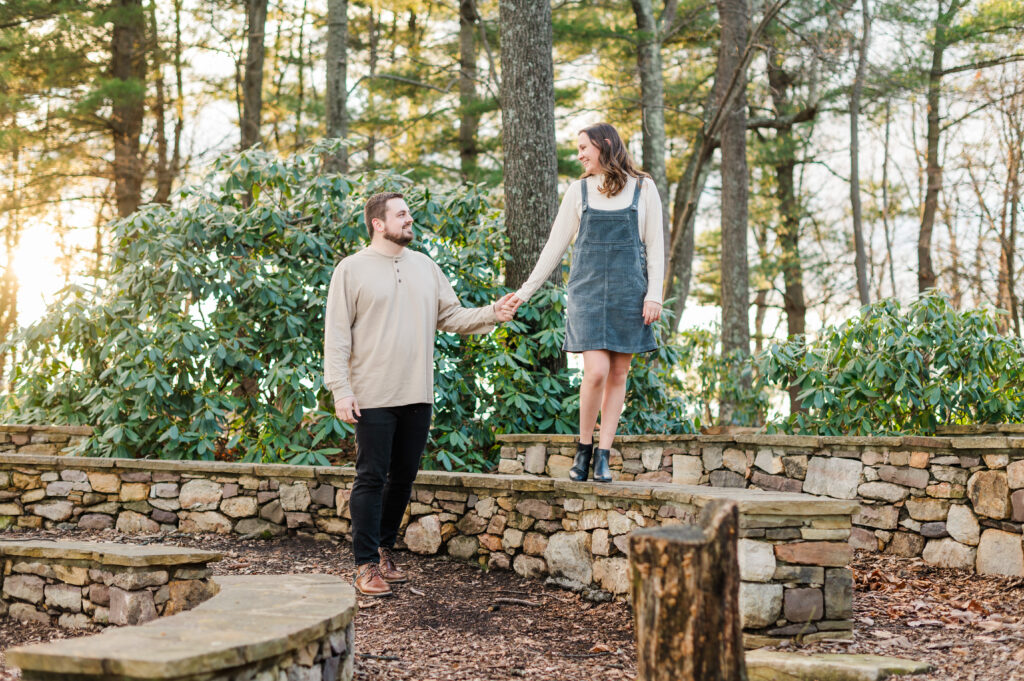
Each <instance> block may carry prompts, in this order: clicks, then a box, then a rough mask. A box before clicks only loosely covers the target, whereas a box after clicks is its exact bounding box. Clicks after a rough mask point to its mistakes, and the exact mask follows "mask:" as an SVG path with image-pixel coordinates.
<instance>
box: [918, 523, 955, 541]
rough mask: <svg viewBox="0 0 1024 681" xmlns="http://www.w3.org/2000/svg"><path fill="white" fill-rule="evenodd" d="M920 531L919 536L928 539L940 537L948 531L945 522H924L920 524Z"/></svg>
mask: <svg viewBox="0 0 1024 681" xmlns="http://www.w3.org/2000/svg"><path fill="white" fill-rule="evenodd" d="M920 532H921V536H923V537H927V538H928V539H941V538H942V537H948V536H949V532H947V531H946V523H925V524H923V525H921V530H920Z"/></svg>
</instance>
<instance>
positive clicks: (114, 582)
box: [103, 570, 169, 591]
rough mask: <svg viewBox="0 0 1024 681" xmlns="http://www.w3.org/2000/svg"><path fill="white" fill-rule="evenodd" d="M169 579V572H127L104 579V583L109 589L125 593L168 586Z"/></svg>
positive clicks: (113, 574)
mask: <svg viewBox="0 0 1024 681" xmlns="http://www.w3.org/2000/svg"><path fill="white" fill-rule="evenodd" d="M168 579H169V575H168V574H167V570H138V571H136V570H125V571H123V572H116V573H112V574H111V576H110V578H109V579H104V580H103V582H104V584H106V585H107V586H109V587H116V588H118V589H124V590H125V591H136V590H138V589H144V588H146V587H147V586H160V585H162V584H166V583H167V580H168Z"/></svg>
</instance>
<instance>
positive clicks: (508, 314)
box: [494, 293, 523, 322]
mask: <svg viewBox="0 0 1024 681" xmlns="http://www.w3.org/2000/svg"><path fill="white" fill-rule="evenodd" d="M522 304H523V301H521V300H520V299H519V298H516V295H515V294H514V293H506V294H505V295H503V296H502V297H501V298H500V299H499V300H498V301H497V302H495V303H494V314H495V316H497V318H498V321H499V322H509V321H512V318H513V317H515V316H516V310H518V309H519V306H520V305H522Z"/></svg>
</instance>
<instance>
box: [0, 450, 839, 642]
mask: <svg viewBox="0 0 1024 681" xmlns="http://www.w3.org/2000/svg"><path fill="white" fill-rule="evenodd" d="M354 477H355V471H354V470H353V469H351V468H338V467H313V466H289V465H276V464H253V463H222V462H200V461H151V460H138V459H90V458H78V457H69V456H60V457H57V456H38V455H20V454H0V494H6V495H7V496H6V498H7V499H8V500H9V501H8V502H7V504H8V505H9V506H10V509H9V511H8V513H7V518H8V521H9V522H10V523H11V524H12V525H16V526H18V527H30V528H39V527H45V528H52V529H58V530H59V529H65V530H74V529H77V528H89V529H96V528H112V529H116V530H119V531H120V532H122V533H125V534H134V533H153V534H156V533H170V532H219V533H223V534H235V535H241V536H273V535H277V534H283V533H286V532H290V533H297V534H306V535H308V536H314V537H315V536H319V537H321V538H330V537H339V538H347V537H348V535H349V530H350V514H349V508H348V499H349V494H350V491H351V486H352V483H353V481H354ZM73 480H79V481H81V480H84V482H77V483H76V484H77V485H78V487H77V488H76V489H71V490H69V489H68V486H67V485H57V484H55V482H62V481H68V482H70V481H73ZM717 498H728V499H732V500H735V501H736V502H737V503H738V504H739V510H740V514H741V519H740V528H741V529H740V538H739V539H740V559H741V577H742V579H743V584H742V587H741V605H742V609H743V612H742V614H743V622H744V629H745V631H746V632H747V633H748V634H750V635H752V636H772V637H780V638H789V637H794V636H801V637H803V638H804V639H808V638H813V637H820V638H826V637H828V638H832V637H839V636H843V635H846V634H848V632H849V631H850V630H851V629H852V626H853V625H852V619H851V609H852V607H851V601H852V584H853V580H852V573H851V571H850V568H849V564H850V560H851V556H852V551H851V549H850V546H849V544H848V543H847V542H848V539H849V537H850V531H851V527H852V524H851V519H852V516H853V513H854V512H855V511H856V510H857V508H858V503H857V502H856V501H851V500H837V499H825V498H820V497H815V496H811V495H807V494H797V493H789V492H775V491H759V490H752V489H736V488H714V487H706V486H697V485H680V484H673V483H661V482H656V481H632V482H613V483H609V484H598V483H593V482H586V483H578V482H572V481H570V480H561V479H555V478H550V477H539V476H530V475H486V474H469V473H448V472H443V471H420V473H419V475H418V477H417V479H416V483H415V485H414V487H413V497H412V501H411V503H410V505H409V508H408V513H407V516H406V518H405V520H404V528H405V531H404V535H403V537H402V539H401V542H402V543H400V545H399V547H400V548H402V547H404V548H407V549H408V550H410V551H413V552H416V553H419V554H423V555H434V554H447V555H449V556H451V557H453V558H456V559H459V560H468V561H473V562H476V563H478V564H480V565H481V566H484V567H487V568H490V569H499V570H514V571H515V572H516V573H518V574H519V575H521V576H524V577H528V578H540V579H552V580H555V581H556V582H557V583H558V584H560V585H562V586H564V587H567V588H573V589H576V590H580V591H582V592H584V594H585V595H587V596H588V597H592V598H609V597H618V598H624V597H625V595H626V592H627V591H628V558H627V556H628V541H627V537H628V535H629V533H630V532H631V531H632V530H633V529H634V528H638V527H653V526H658V525H666V524H673V523H689V522H692V521H693V520H694V519H695V518H696V517H697V515H698V514H699V512H700V510H701V509H702V508H703V507H704V506H705V505H706V504H707V503H708V502H709V501H711V500H713V499H717ZM0 506H3V504H0ZM15 514H17V515H15ZM3 516H4V511H3V509H0V520H3Z"/></svg>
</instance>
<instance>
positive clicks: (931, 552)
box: [921, 539, 977, 570]
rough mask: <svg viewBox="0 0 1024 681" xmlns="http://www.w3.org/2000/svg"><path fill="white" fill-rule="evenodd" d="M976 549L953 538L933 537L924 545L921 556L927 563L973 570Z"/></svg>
mask: <svg viewBox="0 0 1024 681" xmlns="http://www.w3.org/2000/svg"><path fill="white" fill-rule="evenodd" d="M976 553H977V551H976V550H975V549H974V548H973V547H970V546H965V545H964V544H961V543H960V542H958V541H955V540H953V539H933V540H931V541H930V542H928V544H927V545H926V546H925V547H924V552H922V554H921V558H922V559H923V560H924V562H926V563H928V564H929V565H934V566H936V567H943V568H960V569H963V570H974V561H975V557H976Z"/></svg>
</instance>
